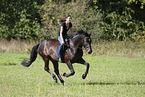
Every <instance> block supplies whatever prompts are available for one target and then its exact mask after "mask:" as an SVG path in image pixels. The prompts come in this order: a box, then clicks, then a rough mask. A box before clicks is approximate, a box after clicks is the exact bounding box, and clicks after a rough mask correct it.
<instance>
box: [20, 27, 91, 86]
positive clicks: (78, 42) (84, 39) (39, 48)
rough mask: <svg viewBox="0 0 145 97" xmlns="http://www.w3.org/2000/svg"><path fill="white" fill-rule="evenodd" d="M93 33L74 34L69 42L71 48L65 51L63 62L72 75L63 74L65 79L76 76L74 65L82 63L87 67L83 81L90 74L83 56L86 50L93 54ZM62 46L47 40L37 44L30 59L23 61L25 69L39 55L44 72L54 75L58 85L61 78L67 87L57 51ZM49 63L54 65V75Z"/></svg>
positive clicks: (52, 40)
mask: <svg viewBox="0 0 145 97" xmlns="http://www.w3.org/2000/svg"><path fill="white" fill-rule="evenodd" d="M90 36H91V33H90V34H88V33H87V32H86V31H83V30H80V31H76V32H74V33H73V34H72V35H71V36H70V38H69V39H68V40H69V47H68V46H67V47H68V48H67V49H66V50H65V51H64V53H63V61H62V63H66V64H67V66H68V68H69V69H70V73H69V74H67V73H63V74H62V76H64V77H70V76H73V75H74V74H75V71H74V68H73V65H72V64H73V63H80V64H83V65H85V66H86V71H85V73H84V74H83V75H82V79H85V78H86V76H87V74H88V72H89V67H90V65H89V63H88V62H86V61H85V60H84V59H83V58H82V56H83V49H86V51H87V53H88V54H91V53H92V47H91V41H92V40H91V37H90ZM59 46H60V42H59V41H58V40H57V39H47V40H44V41H43V42H42V43H39V44H36V45H35V46H34V47H33V48H32V50H31V54H30V58H29V59H24V60H23V61H22V63H21V64H22V65H23V66H25V67H29V66H30V65H31V64H32V63H33V62H34V61H35V60H36V58H37V54H39V55H40V57H41V58H42V60H43V61H44V63H45V66H44V70H45V71H47V72H48V73H49V74H50V75H52V78H53V80H54V82H55V83H57V78H56V75H57V77H58V78H59V80H60V82H61V83H62V84H63V85H65V82H64V80H63V79H62V77H61V75H60V73H59V64H58V62H59V57H58V56H57V51H58V48H59ZM49 61H51V62H52V63H53V67H54V72H55V74H56V75H55V74H53V73H52V72H51V71H50V69H49Z"/></svg>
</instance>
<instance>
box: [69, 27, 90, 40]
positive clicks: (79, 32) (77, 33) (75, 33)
mask: <svg viewBox="0 0 145 97" xmlns="http://www.w3.org/2000/svg"><path fill="white" fill-rule="evenodd" d="M76 35H85V36H88V35H89V34H88V33H87V32H85V31H84V30H82V29H81V30H79V31H76V32H74V33H73V34H72V35H71V38H73V37H74V36H76Z"/></svg>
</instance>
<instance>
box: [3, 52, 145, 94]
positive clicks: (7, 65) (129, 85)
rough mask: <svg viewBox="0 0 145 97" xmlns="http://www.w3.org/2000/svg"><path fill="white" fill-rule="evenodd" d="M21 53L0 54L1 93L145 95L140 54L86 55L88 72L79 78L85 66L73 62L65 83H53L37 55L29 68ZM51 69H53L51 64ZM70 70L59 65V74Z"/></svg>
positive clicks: (63, 65) (142, 63)
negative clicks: (84, 77)
mask: <svg viewBox="0 0 145 97" xmlns="http://www.w3.org/2000/svg"><path fill="white" fill-rule="evenodd" d="M26 57H29V54H24V53H8V52H5V53H0V96H1V97H7V96H10V97H11V96H12V97H13V96H14V97H16V96H20V97H24V96H31V97H32V96H33V97H45V96H46V97H49V96H52V97H57V96H59V97H67V96H70V97H82V96H83V97H96V96H103V97H104V96H116V97H118V96H124V97H125V96H130V97H132V96H134V97H136V96H138V97H144V96H145V72H144V71H145V68H144V67H145V59H144V58H143V57H131V58H127V57H122V56H121V57H118V56H116V57H114V56H112V57H108V56H88V55H85V56H84V58H85V59H86V61H87V62H89V63H90V66H91V67H90V72H89V75H88V76H87V78H86V79H85V80H82V79H81V76H82V74H83V73H84V72H85V66H83V65H78V64H74V69H75V71H76V74H75V75H74V76H72V77H70V78H65V77H63V79H64V80H65V82H66V83H67V84H68V85H67V86H62V85H61V83H60V82H58V83H57V84H56V83H54V82H53V80H52V78H51V76H50V75H49V74H48V73H47V72H45V71H44V70H43V64H44V63H43V61H42V60H41V58H40V57H38V58H37V60H36V61H35V62H34V63H33V64H32V65H31V66H30V67H29V68H26V67H23V66H22V65H20V63H21V61H22V59H23V58H26ZM50 68H51V71H53V67H52V64H51V63H50ZM63 72H69V70H68V68H67V66H66V65H65V64H60V73H63Z"/></svg>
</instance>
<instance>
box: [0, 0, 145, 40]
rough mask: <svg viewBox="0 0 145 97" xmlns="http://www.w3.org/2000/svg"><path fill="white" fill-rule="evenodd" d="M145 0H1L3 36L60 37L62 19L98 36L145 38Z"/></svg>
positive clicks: (0, 25)
mask: <svg viewBox="0 0 145 97" xmlns="http://www.w3.org/2000/svg"><path fill="white" fill-rule="evenodd" d="M144 6H145V1H144V0H1V3H0V14H1V17H0V38H6V39H27V40H44V39H48V38H57V37H56V36H57V35H58V31H59V29H60V19H61V18H63V17H64V16H65V15H67V14H70V15H71V16H72V23H73V28H74V31H77V30H80V29H83V30H85V31H87V32H92V34H93V35H92V38H93V39H94V40H121V41H125V40H133V41H144V40H145V18H144V17H145V8H144Z"/></svg>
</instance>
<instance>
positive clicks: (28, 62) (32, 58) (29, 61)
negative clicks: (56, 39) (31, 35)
mask: <svg viewBox="0 0 145 97" xmlns="http://www.w3.org/2000/svg"><path fill="white" fill-rule="evenodd" d="M39 45H40V44H37V45H35V46H34V47H33V48H32V51H31V55H30V59H27V58H26V59H24V60H23V61H22V63H21V64H22V65H23V66H26V67H29V66H30V65H31V64H32V63H33V62H34V61H35V60H36V58H37V49H38V47H39Z"/></svg>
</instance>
